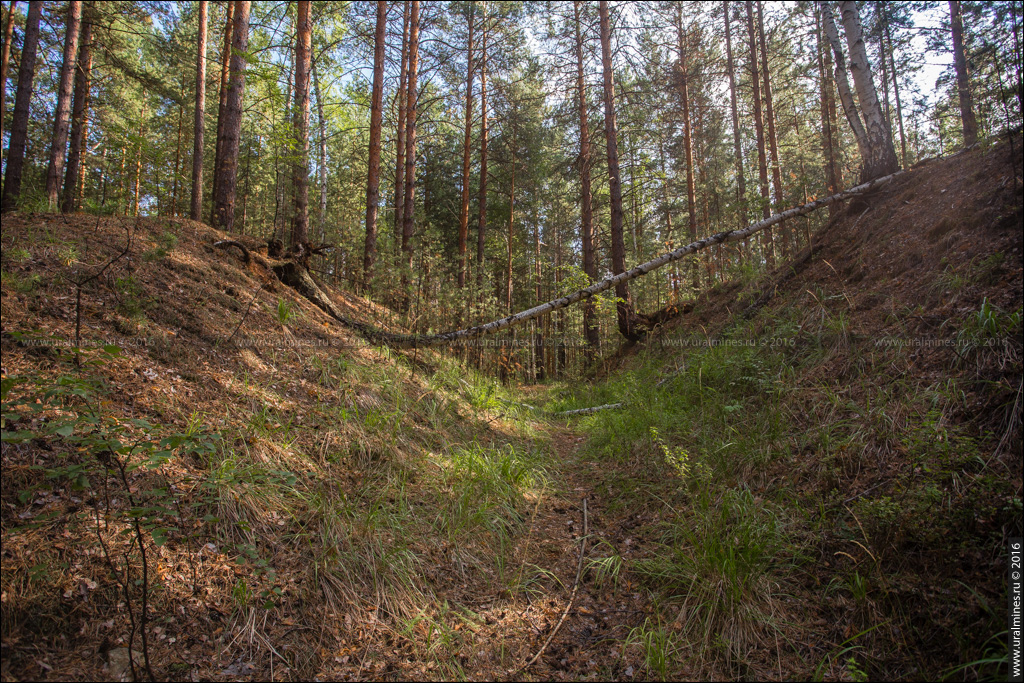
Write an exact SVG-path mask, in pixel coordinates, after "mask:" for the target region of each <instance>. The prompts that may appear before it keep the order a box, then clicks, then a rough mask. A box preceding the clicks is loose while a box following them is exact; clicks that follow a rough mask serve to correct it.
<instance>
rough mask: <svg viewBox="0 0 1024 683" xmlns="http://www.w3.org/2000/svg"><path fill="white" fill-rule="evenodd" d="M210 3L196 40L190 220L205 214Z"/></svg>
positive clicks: (201, 9) (201, 10)
mask: <svg viewBox="0 0 1024 683" xmlns="http://www.w3.org/2000/svg"><path fill="white" fill-rule="evenodd" d="M208 4H209V3H208V2H206V0H201V2H200V3H199V35H198V38H197V39H196V109H195V116H194V120H193V128H192V202H191V205H190V206H189V214H188V215H189V218H191V219H192V220H194V221H198V220H199V217H200V216H201V215H202V213H203V136H204V134H205V131H206V26H207V23H208V22H207V11H208V8H207V6H208Z"/></svg>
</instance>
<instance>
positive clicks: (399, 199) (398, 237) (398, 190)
mask: <svg viewBox="0 0 1024 683" xmlns="http://www.w3.org/2000/svg"><path fill="white" fill-rule="evenodd" d="M410 5H411V2H410V0H405V6H404V8H403V10H402V60H401V61H402V66H401V70H400V74H399V85H398V130H397V132H396V136H395V137H396V142H395V149H396V151H397V153H396V159H395V256H396V261H395V263H396V265H397V266H398V267H399V268H401V259H400V258H398V257H399V255H400V254H401V249H402V226H403V225H404V223H405V221H404V220H403V219H404V213H405V119H406V111H405V105H406V100H407V99H408V90H409V7H410Z"/></svg>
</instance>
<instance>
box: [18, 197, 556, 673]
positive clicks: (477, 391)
mask: <svg viewBox="0 0 1024 683" xmlns="http://www.w3.org/2000/svg"><path fill="white" fill-rule="evenodd" d="M3 225H4V229H3V289H2V311H3V342H2V343H3V346H2V349H3V376H4V402H5V406H4V419H5V424H4V430H5V443H4V445H3V460H2V464H3V485H2V503H3V506H2V513H0V514H2V518H0V519H2V523H3V531H2V534H3V538H2V540H3V554H2V563H3V574H2V590H3V599H2V612H0V614H2V619H3V641H2V642H3V661H4V664H3V667H4V677H5V679H7V678H8V677H10V678H12V679H15V678H17V679H25V678H29V679H41V678H44V677H48V676H49V677H60V678H84V679H90V678H95V677H103V676H105V675H113V676H115V677H116V676H117V675H118V674H119V673H120V672H121V671H122V670H123V669H124V667H125V665H126V664H125V655H126V654H127V650H125V649H124V648H125V646H126V645H127V642H128V640H129V638H130V634H131V632H132V629H131V623H130V617H134V619H135V620H136V622H138V620H139V619H140V616H141V595H142V592H141V587H140V586H139V585H137V583H136V582H138V581H140V580H141V579H142V556H141V554H140V552H139V546H138V545H137V543H135V540H136V536H137V535H136V534H135V533H134V531H133V526H132V525H133V520H135V519H139V521H140V531H141V536H142V537H143V538H144V539H145V540H146V549H147V551H148V553H147V555H148V557H147V560H148V574H147V579H148V582H149V583H150V591H149V600H150V605H149V616H150V624H149V627H148V629H147V635H148V638H149V642H150V650H151V656H152V666H153V669H154V672H155V674H156V675H157V677H160V678H165V677H170V678H181V677H188V676H199V677H210V676H217V675H220V674H221V673H224V672H226V675H234V676H236V677H237V676H242V675H251V676H253V677H256V678H266V677H268V676H270V675H271V673H272V672H273V673H274V675H276V676H279V677H280V676H285V677H289V676H290V677H293V678H298V679H308V678H309V677H312V676H317V675H319V676H321V677H328V678H338V677H343V676H360V675H361V676H364V677H380V676H382V675H384V673H385V672H387V671H390V672H393V675H400V676H401V677H420V678H422V677H433V678H437V677H442V678H450V677H455V676H461V675H467V674H468V675H474V673H473V672H476V674H475V675H491V674H490V673H481V672H493V671H499V672H500V671H501V670H502V667H511V666H513V665H514V664H515V663H516V661H517V659H516V658H520V659H521V658H522V657H523V656H524V655H525V649H526V648H531V647H534V645H533V643H532V641H533V638H532V637H531V638H530V639H523V638H521V639H520V641H521V642H512V643H510V644H509V646H508V648H506V647H505V646H502V645H500V643H501V641H502V637H501V636H498V635H495V633H502V634H503V635H510V638H515V637H517V634H522V633H523V632H524V629H523V625H522V624H521V623H518V622H514V620H511V619H506V618H505V616H506V614H505V613H506V612H508V611H509V609H508V608H509V607H510V606H516V605H518V602H520V601H525V600H528V599H529V591H535V590H537V589H539V588H541V587H544V586H547V587H552V586H555V585H557V582H556V581H555V580H553V579H551V578H544V577H537V576H536V575H535V573H531V572H530V571H524V569H523V567H524V562H525V558H526V554H525V553H526V552H528V551H529V548H528V540H527V536H528V533H529V531H530V529H529V528H528V525H527V517H528V514H529V513H530V511H531V510H534V511H535V510H536V504H535V501H536V499H537V496H538V492H540V491H541V490H542V489H545V487H546V488H547V490H548V492H549V494H550V493H551V492H552V491H553V490H554V489H555V488H556V487H554V486H553V485H551V484H549V482H548V479H549V478H548V477H547V475H546V473H545V468H546V466H547V458H548V454H549V445H548V437H547V432H548V431H549V428H548V427H547V426H546V425H544V424H539V423H536V422H530V421H527V420H525V419H522V416H520V415H519V414H518V413H517V412H516V408H515V406H513V405H509V404H506V403H502V402H501V401H500V400H499V399H501V398H502V397H506V398H507V397H508V394H507V392H506V391H505V390H504V389H502V388H500V387H499V386H497V385H496V384H495V383H494V382H492V381H490V380H487V379H483V378H480V377H477V376H476V375H475V374H474V373H473V372H472V371H470V370H466V369H465V368H463V367H462V366H461V365H459V364H457V363H455V362H453V361H452V360H450V359H448V358H445V357H443V356H441V355H438V354H436V353H433V352H424V351H419V352H409V353H408V354H392V353H391V352H389V351H388V350H386V349H382V348H373V347H366V346H365V345H363V344H361V343H360V340H358V339H356V338H353V337H351V336H350V335H349V334H348V333H347V332H346V331H345V330H343V329H339V328H338V327H337V326H336V325H334V324H333V323H331V322H330V321H329V320H328V319H327V318H326V317H325V316H323V315H322V314H321V313H320V312H319V311H318V310H317V309H316V308H314V307H313V306H311V305H310V304H308V303H307V302H305V301H303V300H301V299H299V298H297V297H296V296H295V295H294V294H293V293H292V292H290V291H289V290H287V288H284V287H281V286H280V285H279V284H275V283H273V282H271V281H270V280H268V279H267V278H266V276H265V274H262V273H260V272H259V271H258V270H255V269H253V270H246V269H244V268H243V267H242V266H241V265H240V263H239V261H238V260H237V258H236V255H235V254H232V253H225V252H222V251H219V250H217V249H214V248H213V247H212V246H211V244H212V243H213V242H214V241H215V240H217V239H220V238H222V235H220V234H219V233H217V232H216V231H213V230H211V229H210V228H208V227H206V226H203V225H201V224H197V223H193V222H190V221H180V220H160V219H144V220H140V221H131V220H120V219H115V218H103V219H96V218H89V217H76V218H69V219H68V220H66V221H65V220H63V219H60V218H58V217H54V216H49V215H30V216H5V217H4V223H3ZM129 236H130V238H131V248H130V251H129V252H128V254H127V255H126V256H125V257H124V258H121V259H120V260H117V261H116V262H114V263H113V264H112V265H111V266H110V267H109V268H108V269H107V270H106V271H105V272H104V274H103V276H102V277H101V278H99V279H97V280H93V281H92V282H90V283H88V284H86V285H85V286H84V287H83V292H82V309H81V314H82V327H83V333H82V338H83V346H84V347H85V348H86V349H87V350H86V352H85V353H84V354H83V355H82V359H84V362H83V363H82V367H81V368H76V365H75V362H74V354H73V353H72V352H71V351H70V349H69V348H68V346H69V344H70V341H71V340H73V338H74V320H75V287H74V286H73V282H74V281H76V280H81V279H82V278H83V277H84V276H88V275H91V274H93V273H95V272H97V271H98V270H99V269H100V268H101V267H102V265H103V264H105V263H106V262H107V261H109V260H110V259H111V258H113V257H114V256H115V255H117V254H119V253H120V252H121V251H122V249H123V248H124V245H125V244H126V240H127V239H128V237H129ZM261 284H262V287H261ZM336 297H337V299H338V302H339V304H341V305H343V306H346V307H348V308H349V309H350V312H351V313H352V314H353V315H355V316H357V317H360V318H362V319H369V320H374V321H376V322H378V323H381V322H382V321H383V322H385V323H386V322H387V319H388V318H387V315H386V312H385V311H384V310H383V309H380V308H377V307H374V306H373V305H371V304H369V303H367V302H365V301H363V300H360V299H358V298H356V297H350V296H347V295H344V294H342V293H337V294H336ZM243 320H244V322H242V323H241V327H240V329H239V330H238V332H237V333H236V334H235V336H234V338H232V339H229V338H230V337H231V335H232V333H233V331H234V330H235V329H236V327H238V326H239V323H240V321H243ZM111 344H113V345H117V346H118V347H119V348H120V350H119V351H118V350H115V349H113V348H108V349H104V348H103V347H104V345H111ZM112 440H116V443H114V442H112ZM111 456H113V457H111ZM118 461H120V462H121V463H124V464H126V465H127V468H126V472H125V475H126V476H125V478H124V479H121V477H120V473H119V470H118V467H117V462H118ZM125 484H127V485H128V486H130V492H131V494H132V495H131V497H130V498H129V496H128V495H127V494H128V490H127V489H126V487H125ZM554 492H555V493H557V491H554ZM549 497H551V496H550V495H549ZM564 540H565V543H566V548H565V550H567V551H571V539H569V538H566V539H564ZM524 544H525V545H527V547H526V548H525V549H524V548H522V546H524ZM569 554H571V552H570V553H567V557H568V555H569ZM125 585H127V592H128V596H129V597H128V599H127V600H126V599H125ZM502 595H504V596H505V599H504V601H502V600H501V596H502ZM126 602H127V604H128V605H130V606H131V607H132V612H133V614H132V615H129V610H128V609H127V608H126ZM269 605H273V606H272V607H271V606H269ZM492 605H493V607H492ZM492 613H493V614H492ZM474 634H479V635H474ZM471 641H478V642H477V644H476V645H473V646H470V645H468V644H467V643H469V642H471ZM480 643H484V645H481V644H480ZM134 645H135V648H136V650H141V644H140V638H139V635H136V636H135V639H134ZM485 646H486V652H483V653H480V654H481V655H485V656H477V655H476V651H477V650H480V649H481V648H482V647H485ZM492 646H493V649H494V652H493V653H492V652H491V647H492ZM506 649H507V651H506ZM520 650H523V651H522V652H521V651H520ZM470 655H472V659H471V658H470ZM275 662H276V663H275ZM140 664H141V663H140ZM232 667H234V668H232ZM397 672H401V673H397Z"/></svg>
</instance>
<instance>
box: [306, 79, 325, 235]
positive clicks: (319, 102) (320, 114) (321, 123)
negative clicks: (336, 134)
mask: <svg viewBox="0 0 1024 683" xmlns="http://www.w3.org/2000/svg"><path fill="white" fill-rule="evenodd" d="M310 73H311V74H312V75H313V94H314V95H315V96H316V118H317V124H318V127H319V129H320V145H319V147H320V159H319V164H318V168H317V171H318V173H319V175H320V207H319V212H318V216H317V222H318V223H317V225H318V228H319V231H320V241H321V242H325V241H326V239H327V120H326V119H325V118H324V100H323V97H321V95H320V78H319V77H318V76H317V71H316V64H315V63H314V64H313V66H312V68H311V69H310Z"/></svg>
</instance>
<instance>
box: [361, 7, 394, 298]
mask: <svg viewBox="0 0 1024 683" xmlns="http://www.w3.org/2000/svg"><path fill="white" fill-rule="evenodd" d="M387 20H388V3H387V2H386V0H377V26H376V31H375V32H374V36H373V93H372V96H371V98H372V99H371V102H370V151H369V153H370V159H369V162H368V166H369V170H368V173H367V178H366V243H365V244H364V246H363V288H364V289H369V287H370V280H372V279H373V263H374V261H376V260H377V205H378V204H379V203H380V126H381V118H382V114H383V112H382V111H381V110H382V108H383V101H384V30H385V27H386V25H387Z"/></svg>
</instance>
